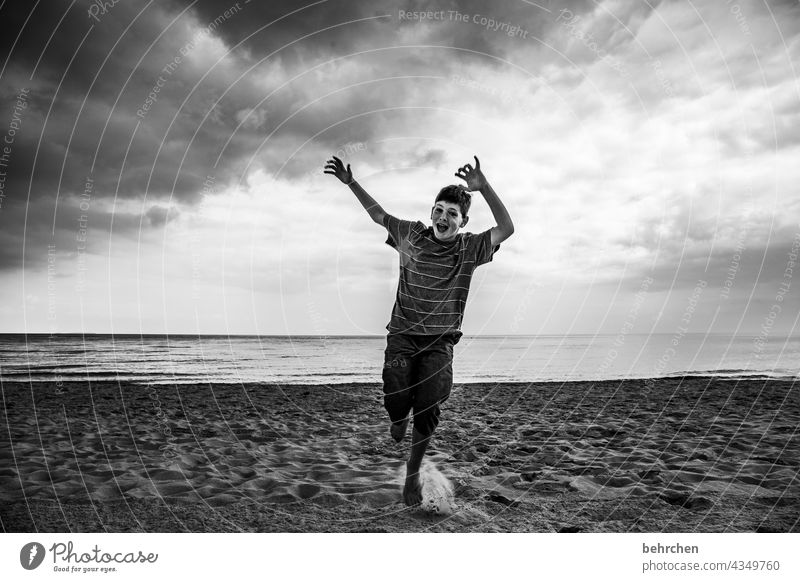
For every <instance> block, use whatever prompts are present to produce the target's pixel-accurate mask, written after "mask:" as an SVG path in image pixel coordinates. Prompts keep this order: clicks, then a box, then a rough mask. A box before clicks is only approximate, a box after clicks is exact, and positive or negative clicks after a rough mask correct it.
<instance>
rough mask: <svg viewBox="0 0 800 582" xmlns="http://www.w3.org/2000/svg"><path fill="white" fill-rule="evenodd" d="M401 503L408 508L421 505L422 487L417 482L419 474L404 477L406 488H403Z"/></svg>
mask: <svg viewBox="0 0 800 582" xmlns="http://www.w3.org/2000/svg"><path fill="white" fill-rule="evenodd" d="M403 501H404V502H405V504H406V505H409V506H414V505H419V504H420V503H422V486H421V485H420V482H419V473H412V474H411V475H408V476H407V477H406V486H405V487H403Z"/></svg>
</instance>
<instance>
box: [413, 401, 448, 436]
mask: <svg viewBox="0 0 800 582" xmlns="http://www.w3.org/2000/svg"><path fill="white" fill-rule="evenodd" d="M440 415H441V411H440V410H439V407H438V406H435V407H433V408H430V409H427V410H423V411H422V412H419V413H417V412H414V430H416V431H417V432H419V433H420V434H421V435H422V436H426V437H429V436H431V435H432V434H433V433H434V432H435V431H436V427H437V426H439V416H440Z"/></svg>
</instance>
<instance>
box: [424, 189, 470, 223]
mask: <svg viewBox="0 0 800 582" xmlns="http://www.w3.org/2000/svg"><path fill="white" fill-rule="evenodd" d="M439 200H443V201H444V202H452V203H453V204H458V207H459V209H460V210H461V216H462V217H463V218H466V216H467V213H468V212H469V207H470V206H471V205H472V194H470V193H469V192H468V191H467V189H466V188H465V187H464V186H460V185H457V184H452V185H450V186H445V187H444V188H442V189H441V190H439V193H438V194H437V195H436V200H434V201H433V203H434V204H436V203H437V202H439Z"/></svg>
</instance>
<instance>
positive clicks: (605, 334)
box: [0, 331, 800, 339]
mask: <svg viewBox="0 0 800 582" xmlns="http://www.w3.org/2000/svg"><path fill="white" fill-rule="evenodd" d="M618 335H620V333H619V332H612V333H608V332H602V333H601V332H597V333H540V334H530V333H508V334H496V333H487V334H466V333H465V334H463V337H465V338H467V337H468V338H484V337H486V338H505V337H515V338H517V337H543V338H547V337H614V336H618ZM624 335H625V336H645V337H649V336H672V335H675V332H628V333H625V334H624ZM757 335H758V332H757V331H754V332H746V333H742V332H739V333H736V332H724V331H722V332H703V331H698V332H685V333H682V334H681V336H682V337H683V336H727V337H750V336H753V337H755V336H757ZM771 335H772V336H773V337H781V338H794V337H800V333H798V334H785V333H773V334H771ZM19 336H35V337H75V336H78V337H149V338H152V337H176V338H303V339H306V338H353V339H365V338H385V337H386V334H385V333H382V334H303V333H298V334H246V333H241V334H239V333H200V334H198V333H131V332H121V333H114V332H80V331H76V332H55V333H53V332H24V331H21V332H0V338H2V337H19Z"/></svg>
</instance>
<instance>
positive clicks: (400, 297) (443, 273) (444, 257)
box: [383, 214, 500, 337]
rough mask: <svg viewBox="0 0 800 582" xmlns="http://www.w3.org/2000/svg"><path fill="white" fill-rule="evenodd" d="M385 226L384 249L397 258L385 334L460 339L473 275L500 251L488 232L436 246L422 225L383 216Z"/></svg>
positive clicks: (430, 230) (463, 235)
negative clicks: (397, 270)
mask: <svg viewBox="0 0 800 582" xmlns="http://www.w3.org/2000/svg"><path fill="white" fill-rule="evenodd" d="M383 225H384V226H385V227H386V230H387V231H388V233H389V237H388V238H387V239H386V244H388V245H389V246H391V247H393V248H394V249H396V250H397V252H398V253H399V255H400V281H399V283H398V285H397V297H396V299H395V302H394V308H393V309H392V317H391V320H390V321H389V324H388V325H387V326H386V329H387V330H388V331H389V333H390V334H393V333H404V334H410V335H444V334H448V333H450V334H454V335H456V336H458V337H461V331H460V330H461V322H462V320H463V318H464V307H465V306H466V304H467V294H468V293H469V284H470V281H471V280H472V273H473V271H474V270H475V268H476V267H478V266H480V265H483V264H485V263H488V262H489V261H491V260H492V256H493V255H494V253H495V252H496V251H497V250H498V249H499V248H500V245H496V246H495V247H492V235H491V230H486V231H484V232H482V233H480V234H473V233H471V232H465V233H459V234H457V235H456V236H455V237H453V238H452V239H451V240H449V241H440V240H439V239H437V238H436V235H435V234H434V233H433V227H431V226H427V227H426V226H425V225H424V224H423V223H422V222H420V221H416V222H412V221H408V220H399V219H397V218H395V217H394V216H391V215H389V214H387V215H386V216H385V217H384V219H383Z"/></svg>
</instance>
